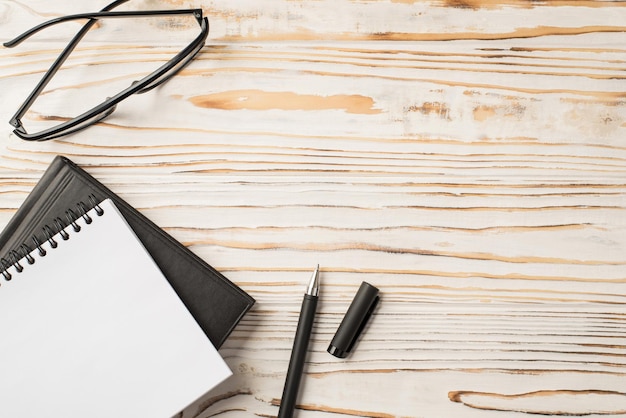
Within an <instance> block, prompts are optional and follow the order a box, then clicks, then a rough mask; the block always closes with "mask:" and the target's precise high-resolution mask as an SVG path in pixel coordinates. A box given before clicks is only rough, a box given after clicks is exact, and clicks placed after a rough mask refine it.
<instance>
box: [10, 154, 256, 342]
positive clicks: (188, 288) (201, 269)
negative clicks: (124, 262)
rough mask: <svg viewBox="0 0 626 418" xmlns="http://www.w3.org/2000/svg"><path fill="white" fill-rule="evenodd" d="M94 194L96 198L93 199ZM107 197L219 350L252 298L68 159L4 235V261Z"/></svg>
mask: <svg viewBox="0 0 626 418" xmlns="http://www.w3.org/2000/svg"><path fill="white" fill-rule="evenodd" d="M92 195H93V196H94V197H95V199H94V198H90V196H92ZM107 197H108V198H111V199H112V200H113V201H114V202H115V205H116V206H117V207H118V208H119V210H120V212H121V213H122V215H124V217H125V218H126V221H127V222H128V223H129V225H130V226H131V227H132V228H133V230H134V231H135V234H136V235H137V237H138V238H139V239H140V240H141V242H142V243H143V245H144V247H146V249H147V250H148V252H149V253H150V255H151V256H152V258H153V259H154V261H155V263H156V264H157V265H158V266H159V268H160V269H161V271H162V272H163V275H164V276H165V277H166V278H167V280H168V281H169V282H170V284H171V285H172V287H173V288H174V290H175V291H176V293H178V296H179V297H180V299H181V300H182V301H183V303H184V304H185V306H186V307H187V309H188V310H189V312H190V313H191V314H192V315H193V317H194V318H195V319H196V321H197V322H198V324H199V325H200V327H201V328H202V330H203V331H204V333H205V334H206V335H207V337H209V339H210V340H211V342H212V343H213V345H215V347H216V348H219V347H220V346H221V345H222V344H223V343H224V341H225V340H226V337H228V335H229V334H230V333H231V331H232V330H233V328H234V327H235V325H237V323H238V322H239V321H240V320H241V318H242V316H243V315H244V314H245V313H246V312H247V311H248V310H249V309H250V308H251V307H252V305H253V304H254V299H253V298H252V297H251V296H250V295H248V294H247V293H246V292H244V291H243V290H241V289H240V288H239V287H238V286H236V285H235V284H234V283H232V282H231V281H230V280H228V279H227V278H226V277H224V276H223V275H222V274H220V273H219V272H218V271H216V270H215V269H214V268H212V267H211V266H210V265H208V264H207V263H206V262H204V261H203V260H202V259H201V258H200V257H198V256H196V255H195V254H194V253H192V252H191V251H190V250H189V249H188V248H186V247H185V246H183V245H182V244H181V243H179V242H178V241H177V240H175V239H174V238H173V237H171V236H170V235H169V234H167V233H166V232H165V231H163V230H162V229H161V228H159V227H158V226H156V225H155V224H154V223H153V222H152V221H150V220H149V219H148V218H146V217H145V216H144V215H142V214H141V213H139V212H138V211H137V210H136V209H134V208H133V207H132V206H130V205H129V204H128V203H126V202H125V201H124V200H122V199H121V198H120V197H119V196H117V195H116V194H115V193H113V192H112V191H111V190H109V189H108V188H107V187H105V186H104V185H102V184H101V183H100V182H99V181H97V180H96V179H94V178H93V177H92V176H91V175H89V174H88V173H87V172H85V171H84V170H83V169H81V168H80V167H78V166H77V165H76V164H75V163H73V162H72V161H70V159H68V158H67V157H63V156H57V157H55V158H54V160H53V161H52V163H51V164H50V166H49V167H48V169H47V170H46V172H45V173H44V175H43V176H42V178H41V180H40V181H39V182H38V183H37V185H36V186H35V188H34V189H33V190H32V192H31V193H30V194H29V195H28V197H27V198H26V200H25V201H24V203H23V204H22V205H21V206H20V208H19V209H18V210H17V212H16V213H15V215H14V216H13V218H11V220H10V221H9V223H8V224H7V226H6V227H5V229H4V231H2V233H0V257H3V258H4V259H5V260H11V259H12V256H14V255H15V254H16V253H15V252H14V253H13V254H11V251H17V253H19V254H21V253H22V251H21V250H20V246H21V245H22V244H24V243H25V244H26V245H27V246H28V247H30V248H31V249H34V247H35V243H34V241H33V239H32V237H33V236H36V237H37V239H38V240H39V241H40V242H43V241H45V240H46V230H45V229H44V228H46V225H48V227H51V228H52V229H53V232H56V229H58V224H59V223H62V227H63V228H64V227H66V226H68V224H69V220H68V219H67V216H66V211H67V210H68V209H71V210H72V211H73V212H74V213H75V214H76V216H79V215H80V211H81V209H83V208H81V205H80V203H79V202H82V203H83V204H84V206H85V208H86V209H90V208H91V207H93V206H94V204H95V203H96V202H100V201H102V200H104V199H105V198H107ZM77 204H78V206H77ZM103 262H105V263H111V262H112V263H114V262H115V260H103ZM0 268H1V267H0ZM94 268H98V266H94ZM86 274H88V272H87V273H86ZM0 277H1V276H0ZM77 314H80V313H77Z"/></svg>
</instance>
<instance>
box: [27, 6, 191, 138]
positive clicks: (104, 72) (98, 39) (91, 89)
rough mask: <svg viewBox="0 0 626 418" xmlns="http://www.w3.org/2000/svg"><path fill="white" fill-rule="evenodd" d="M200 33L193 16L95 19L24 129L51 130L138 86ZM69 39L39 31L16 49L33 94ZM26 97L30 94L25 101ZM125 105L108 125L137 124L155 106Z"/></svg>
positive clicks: (77, 24)
mask: <svg viewBox="0 0 626 418" xmlns="http://www.w3.org/2000/svg"><path fill="white" fill-rule="evenodd" d="M86 22H87V21H86V20H83V21H72V22H66V23H63V25H65V26H67V25H69V26H74V28H75V32H78V30H80V28H81V27H82V25H84V24H85V23H86ZM75 32H74V33H75ZM199 33H200V26H199V25H198V21H197V20H196V19H195V17H194V16H193V15H192V14H185V15H174V16H172V15H155V16H149V17H124V18H102V19H99V20H98V21H97V22H96V24H95V25H93V27H92V29H91V30H89V32H88V33H87V34H86V35H85V36H84V38H83V39H82V40H81V41H80V42H79V43H78V44H77V45H76V47H75V49H74V51H73V52H72V53H71V54H70V55H69V57H68V58H67V59H66V61H65V62H64V63H63V65H62V66H61V67H60V68H59V69H58V71H57V72H56V74H55V75H54V76H53V77H52V78H51V80H50V81H49V83H48V84H47V86H46V87H45V88H44V90H43V91H42V92H41V94H40V95H39V96H38V97H37V98H36V100H35V101H34V102H33V104H32V105H31V107H30V109H29V110H28V111H27V113H26V114H25V115H24V116H22V118H21V121H22V125H23V127H24V129H25V130H26V131H27V132H29V133H31V134H34V133H37V132H41V131H44V130H47V129H51V128H54V127H55V126H58V125H59V124H61V123H64V122H67V121H71V120H74V119H75V118H77V117H78V116H80V115H83V114H84V113H85V112H88V111H90V110H91V109H93V108H95V107H97V106H99V105H101V104H102V103H104V102H106V100H107V98H109V97H115V96H116V95H117V94H119V93H120V92H122V91H124V90H126V89H128V88H129V87H131V86H136V85H137V82H139V83H142V80H143V79H144V78H145V77H148V76H150V75H151V74H153V73H154V72H155V71H156V70H158V69H160V68H163V66H164V65H167V64H168V63H171V62H172V60H173V59H174V58H175V57H177V56H180V53H181V51H183V50H185V48H187V47H188V46H189V45H190V43H192V41H193V40H194V39H196V38H197V37H198V35H199ZM72 36H73V35H70V36H69V37H68V38H67V39H63V40H62V41H61V40H59V39H58V38H55V39H47V38H46V31H43V32H41V33H39V34H37V35H36V36H34V37H33V38H31V39H29V40H28V41H26V42H24V44H22V45H20V48H22V49H26V48H28V49H29V52H28V53H27V54H26V55H25V56H27V57H28V58H29V60H28V61H29V62H28V64H25V65H28V66H29V70H28V71H24V68H22V69H20V71H22V72H24V73H26V74H27V75H25V76H24V77H23V79H24V85H28V88H29V89H32V88H33V87H34V86H35V85H36V84H37V83H38V82H39V81H40V80H41V78H42V77H43V75H44V73H45V72H46V71H47V70H48V68H49V67H50V65H51V64H52V62H54V60H55V59H56V57H57V56H58V55H59V54H60V53H61V51H62V50H63V48H65V46H66V45H67V43H68V42H69V41H70V40H71V38H72ZM201 47H202V44H200V45H198V47H197V48H193V49H192V50H190V55H192V54H193V53H194V52H197V51H199V49H200V48H201ZM190 55H185V57H182V58H183V59H182V63H184V62H186V61H187V60H188V59H190V58H191V56H190ZM182 63H181V64H177V65H173V67H172V68H171V69H169V70H168V71H167V73H166V74H165V75H164V76H162V77H159V78H158V79H156V80H154V81H153V82H152V83H151V85H149V86H148V87H155V86H156V85H160V84H161V83H163V82H164V81H167V80H168V78H169V77H171V76H173V75H174V74H175V73H177V72H178V71H179V70H180V69H181V65H182ZM163 94H169V93H163ZM26 95H28V92H25V93H24V97H25V96H26ZM150 96H152V95H150ZM127 101H128V103H124V104H123V105H120V106H118V111H117V112H116V116H115V121H113V120H112V118H109V119H108V120H109V121H111V122H114V123H116V124H119V125H124V124H132V121H137V120H140V119H141V117H140V116H141V115H142V114H143V113H145V108H146V107H150V106H153V104H152V103H153V101H154V97H153V98H142V97H141V96H131V97H129V98H128V99H127ZM122 108H123V111H122ZM106 114H107V112H106V111H105V112H99V115H96V116H94V117H90V118H89V119H88V120H86V121H85V122H83V123H81V124H79V125H77V126H79V127H85V123H87V124H88V123H93V122H94V121H98V120H99V119H101V116H102V115H106Z"/></svg>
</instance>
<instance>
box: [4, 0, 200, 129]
mask: <svg viewBox="0 0 626 418" xmlns="http://www.w3.org/2000/svg"><path fill="white" fill-rule="evenodd" d="M127 1H128V0H117V1H114V2H113V3H111V4H109V5H108V6H106V7H104V8H103V9H102V10H101V11H100V12H96V13H81V14H75V15H68V16H63V17H59V18H56V19H52V20H49V21H47V22H44V23H42V24H40V25H37V26H35V27H34V28H32V29H29V30H28V31H26V32H24V33H23V34H21V35H19V36H18V37H16V38H14V39H12V40H10V41H8V42H5V43H4V46H5V47H7V48H12V47H14V46H17V45H19V44H20V43H21V42H23V41H24V40H26V39H28V38H29V37H30V36H32V35H34V34H35V33H37V32H39V31H40V30H43V29H45V28H47V27H50V26H53V25H56V24H58V23H63V22H68V21H71V20H78V19H89V21H88V22H87V23H85V25H84V26H83V27H82V28H81V29H80V30H79V31H78V33H77V34H76V35H75V36H74V37H73V38H72V39H71V40H70V42H69V43H68V45H67V46H66V47H65V49H63V51H62V52H61V54H60V55H59V56H58V58H57V59H56V60H55V61H54V62H53V63H52V65H51V66H50V68H49V69H48V71H46V73H45V74H44V76H43V78H42V79H41V81H39V83H38V84H37V85H36V86H35V88H34V89H33V91H32V92H31V93H30V94H29V95H28V97H27V98H26V100H25V101H24V103H23V104H22V106H20V108H19V109H18V110H17V112H16V113H15V115H14V116H13V117H12V118H11V120H10V121H9V123H10V124H11V125H12V126H13V127H14V128H15V129H14V131H13V133H15V135H17V136H18V137H20V138H22V139H24V140H27V141H47V140H49V139H54V138H59V137H61V136H65V135H69V134H71V133H74V132H77V131H79V130H82V129H85V128H87V127H89V126H91V125H93V124H95V123H97V122H100V121H101V120H103V119H104V118H106V117H107V116H109V115H110V114H112V113H113V112H114V111H115V108H116V107H117V104H118V103H119V102H121V101H122V100H124V99H126V98H127V97H129V96H131V95H133V94H141V93H145V92H147V91H150V90H152V89H153V88H155V87H157V86H159V85H161V84H163V83H164V82H166V81H167V80H169V79H170V78H171V77H173V76H174V75H176V74H177V73H178V72H179V71H180V70H182V69H183V68H184V67H185V66H187V65H188V64H189V63H190V62H191V60H192V59H193V58H195V56H196V55H197V54H198V53H199V52H200V50H201V49H202V47H203V46H204V43H205V41H206V38H207V36H208V34H209V20H208V19H207V18H206V17H203V16H202V9H181V10H146V11H128V12H120V11H111V10H112V9H114V8H115V7H117V6H119V5H120V4H123V3H126V2H127ZM189 14H191V15H193V17H194V18H195V19H196V21H197V22H198V24H199V25H200V34H199V35H198V36H197V37H196V38H195V39H194V40H193V41H191V43H190V44H189V45H187V46H186V47H185V48H184V49H183V50H182V51H180V52H179V53H178V54H176V55H175V56H174V57H173V58H171V59H170V60H169V61H168V62H167V63H165V64H163V65H162V66H161V67H159V68H158V69H156V70H155V71H153V72H152V73H150V74H148V75H147V76H145V77H144V78H142V79H141V80H136V81H133V82H132V83H131V85H130V86H129V87H127V88H126V89H124V90H122V91H121V92H120V93H118V94H116V95H115V96H113V97H108V98H107V99H106V100H105V101H104V102H103V103H101V104H99V105H98V106H95V107H93V108H92V109H90V110H88V111H86V112H84V113H82V114H80V115H79V116H76V117H75V118H72V119H69V120H67V121H65V122H63V123H60V124H59V125H56V126H53V127H51V128H48V129H45V130H42V131H40V132H36V133H28V132H27V131H26V129H25V128H24V126H23V125H22V121H21V119H22V117H23V116H24V114H26V112H27V111H28V109H30V107H31V106H32V104H33V103H34V102H35V100H36V99H37V97H38V96H39V95H40V94H41V92H42V91H43V89H44V88H45V87H46V86H47V85H48V83H49V82H50V80H51V79H52V77H54V75H55V74H56V73H57V71H58V70H59V68H60V67H61V65H63V63H64V62H65V61H66V60H67V58H68V57H69V55H70V54H71V53H72V51H73V50H74V49H75V48H76V45H77V44H78V43H79V42H80V40H81V39H82V38H83V37H84V36H85V34H86V33H87V32H88V31H89V30H90V29H91V27H92V26H93V25H94V24H95V23H96V22H97V21H98V20H99V19H105V18H129V17H130V18H132V17H149V16H172V15H189Z"/></svg>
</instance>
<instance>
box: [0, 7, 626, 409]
mask: <svg viewBox="0 0 626 418" xmlns="http://www.w3.org/2000/svg"><path fill="white" fill-rule="evenodd" d="M104 5H105V3H104V2H99V1H89V2H69V1H56V2H46V1H41V0H37V1H30V2H28V4H24V3H21V2H16V1H2V2H0V21H1V22H2V23H1V25H0V37H1V38H2V40H3V41H6V40H8V39H9V38H11V37H12V36H14V35H16V34H18V33H20V32H21V31H23V30H25V29H26V28H28V27H30V26H33V25H35V24H37V23H39V22H41V21H43V20H45V19H48V18H52V17H55V16H61V15H65V14H69V13H79V12H83V11H94V10H98V9H100V8H102V7H103V6H104ZM172 7H202V8H203V10H204V13H205V14H206V15H207V16H208V17H209V19H210V22H211V32H210V35H209V39H208V41H207V45H206V46H205V47H204V48H203V50H202V52H201V53H200V55H199V56H198V57H197V59H196V60H195V61H194V62H193V63H192V65H190V66H189V67H188V68H187V69H185V70H184V71H183V72H182V73H181V74H180V75H178V76H177V77H175V78H174V79H172V80H171V81H170V82H168V83H167V84H165V85H164V86H162V87H160V88H158V89H156V90H155V91H152V92H149V93H147V94H145V95H143V96H136V97H132V98H130V99H128V100H127V101H125V102H123V103H121V104H120V105H119V107H118V109H117V111H116V113H114V114H113V116H111V117H110V118H108V119H107V120H106V121H105V122H103V123H102V124H100V125H98V126H95V127H92V128H90V129H88V130H85V131H83V132H81V133H78V134H76V135H73V136H68V137H65V138H62V139H57V140H54V141H48V142H43V143H28V142H25V141H22V140H20V139H19V138H17V137H16V136H15V135H13V134H11V130H10V126H9V125H8V124H7V123H6V121H8V120H9V118H10V117H11V115H12V114H13V112H14V111H15V110H16V109H17V106H18V105H19V103H21V101H23V100H24V98H25V97H26V95H27V94H28V92H29V89H30V88H32V87H33V86H34V84H35V83H36V82H37V81H38V79H39V78H40V77H41V74H42V72H43V71H44V70H45V69H46V68H47V66H48V65H49V64H50V62H51V60H53V59H54V57H55V55H56V54H57V53H58V51H59V50H60V49H61V48H62V47H63V46H64V44H63V42H64V40H66V39H67V37H68V36H71V35H72V33H73V32H74V31H76V30H77V28H78V27H79V26H78V24H73V23H72V24H68V25H66V27H64V28H60V29H55V30H50V32H42V33H41V34H39V35H37V36H36V37H34V38H32V39H31V40H29V41H27V42H25V43H24V44H22V45H20V46H19V47H16V48H13V49H7V48H3V49H0V54H1V55H0V59H1V61H0V89H1V91H2V103H1V104H0V136H1V139H2V141H1V143H0V147H1V151H0V193H1V196H2V199H0V202H1V203H0V224H2V225H4V224H5V223H6V222H8V220H9V219H10V217H11V215H12V214H13V213H14V211H15V210H16V209H17V207H18V206H19V205H20V204H21V202H22V201H23V200H24V198H25V197H26V196H27V194H28V193H29V191H30V190H31V189H32V187H33V186H34V184H35V183H36V181H37V180H38V178H39V177H40V176H41V174H42V172H43V170H44V169H45V168H46V167H47V165H48V163H49V162H50V161H51V159H52V158H53V157H54V155H56V154H64V155H67V156H69V157H70V158H72V159H73V160H75V161H76V162H78V163H80V164H81V165H83V166H84V167H85V168H86V169H87V170H88V171H89V172H91V173H92V174H93V175H95V176H96V177H98V178H99V179H100V180H101V181H102V182H103V183H105V184H107V185H108V186H109V187H111V188H112V189H113V190H115V191H116V192H118V193H119V194H120V195H122V196H123V197H124V198H126V199H127V200H128V201H129V202H130V203H132V204H133V205H135V206H136V207H138V208H139V209H140V210H141V211H142V212H143V213H145V214H146V215H147V216H148V217H150V218H151V219H153V220H154V221H155V222H156V223H157V224H159V225H161V226H162V227H163V228H165V229H166V230H167V231H168V232H170V233H171V234H172V235H173V236H175V237H176V238H177V239H179V240H180V241H181V242H183V243H185V244H186V245H188V246H190V247H191V249H192V250H193V251H195V252H196V253H197V254H198V255H200V256H201V257H202V258H203V259H205V260H207V261H208V262H209V263H210V264H212V265H213V266H214V267H216V268H217V269H219V270H220V271H222V272H224V274H226V275H227V276H228V277H229V278H231V279H232V280H233V281H235V282H236V283H238V284H239V285H240V286H241V287H242V288H244V289H245V290H246V291H248V292H249V293H250V294H251V295H252V296H254V297H255V298H256V299H257V301H258V302H257V304H256V305H255V307H254V309H253V310H252V311H251V312H250V313H249V314H248V315H247V316H246V317H245V318H244V319H243V320H242V322H241V324H240V325H239V326H238V327H237V329H236V330H235V332H234V333H233V334H232V336H231V337H230V338H229V340H228V341H227V342H226V344H225V345H224V347H223V348H222V349H221V354H222V355H223V356H224V357H225V358H226V360H227V362H228V363H229V365H230V366H231V367H232V368H233V371H234V372H235V375H234V377H233V378H232V379H230V380H229V381H228V382H227V383H225V384H224V385H222V386H220V387H219V388H218V389H217V390H215V391H213V392H212V393H209V394H207V395H206V396H205V397H203V398H202V399H200V400H199V401H198V402H197V403H195V404H194V405H191V406H190V407H189V408H187V409H186V410H185V411H183V412H182V413H181V417H184V418H188V417H198V418H207V417H209V416H216V415H220V416H223V417H241V416H275V415H276V414H277V412H278V407H277V405H278V403H279V398H280V395H281V393H282V385H283V379H284V375H285V373H286V370H287V362H288V359H289V351H290V349H291V344H292V338H293V334H294V332H295V326H296V322H297V314H298V310H299V307H300V301H301V294H302V292H303V289H304V287H305V284H306V281H307V279H308V277H309V275H310V272H311V271H312V269H313V267H314V266H315V265H316V264H317V263H319V264H320V265H321V267H322V276H321V277H322V282H323V289H322V298H321V302H320V305H319V308H318V312H319V314H318V317H317V320H316V326H315V330H314V335H313V342H312V345H311V349H310V357H309V361H308V362H307V365H306V376H305V379H304V382H303V385H302V392H301V396H300V398H299V400H298V404H299V408H300V409H299V410H298V415H297V416H299V417H317V416H319V417H321V416H331V415H333V416H367V417H392V416H403V417H451V416H459V417H470V418H472V417H505V416H506V417H508V416H525V415H528V416H536V414H540V415H541V414H543V415H550V414H551V415H579V416H581V415H582V416H585V415H588V416H600V415H602V416H613V417H618V416H623V414H625V413H626V390H625V389H624V388H625V387H626V386H625V385H624V381H625V380H624V378H625V375H626V372H625V370H626V368H625V366H626V361H625V358H626V326H625V325H626V306H625V303H626V258H625V255H624V254H626V251H625V250H626V216H625V215H626V197H625V196H626V147H625V142H624V138H625V135H624V134H625V132H626V93H625V91H626V89H625V86H626V84H625V82H624V79H625V77H626V70H625V68H626V47H625V45H626V35H625V31H626V26H624V22H626V11H625V8H624V7H623V3H622V2H610V1H598V2H593V1H582V2H573V1H550V2H546V3H545V4H538V3H537V4H534V3H527V2H522V1H520V0H502V1H497V2H496V1H487V0H484V1H474V0H471V1H463V2H456V1H433V2H421V1H412V0H395V1H393V0H390V1H382V0H381V1H350V0H334V1H315V2H305V1H269V0H263V1H254V2H252V1H248V0H237V1H229V2H226V1H217V0H214V1H203V2H202V1H201V2H190V1H174V0H171V1H169V2H168V1H148V0H144V1H131V2H128V3H127V4H125V5H124V6H123V7H122V8H123V9H126V10H133V9H141V8H172ZM126 23H128V22H114V23H109V22H107V23H103V24H102V25H100V26H99V27H98V28H97V29H95V30H94V31H92V33H90V35H89V38H87V39H86V40H85V41H86V42H84V43H82V44H81V46H80V48H78V49H77V51H75V54H73V56H72V59H71V61H68V63H67V69H66V70H63V72H62V74H61V73H60V74H59V75H60V76H63V77H64V80H67V81H63V80H60V81H55V83H57V84H56V87H54V86H52V85H51V87H54V88H55V90H54V92H53V93H51V94H47V95H45V98H46V99H51V100H49V101H48V102H44V101H41V102H37V103H36V104H35V106H34V109H35V110H37V112H38V114H39V115H41V116H43V117H46V118H49V117H53V118H59V117H61V118H62V117H67V116H71V115H70V113H71V112H72V111H74V110H75V109H77V107H76V105H78V104H84V101H85V100H87V98H86V97H85V95H87V97H93V98H94V100H96V101H98V100H100V99H102V98H104V97H107V95H111V94H112V93H115V91H114V90H115V89H116V88H120V86H121V88H123V87H125V86H127V85H128V84H129V83H130V82H132V81H133V80H135V79H137V78H138V77H141V76H142V75H144V74H147V73H148V72H149V71H151V70H152V69H154V68H156V66H158V65H159V64H160V63H162V62H164V60H166V59H167V58H168V57H169V56H171V55H172V54H175V53H176V52H177V50H178V49H180V47H181V46H182V45H184V43H185V42H186V41H187V40H188V39H190V37H192V36H194V34H195V31H197V27H195V26H194V24H187V23H184V22H181V21H169V22H168V23H165V24H164V23H161V24H156V23H150V22H144V23H142V24H141V26H135V27H134V29H133V28H130V29H129V28H127V27H125V26H124V25H125V24H126ZM115 35H117V38H115ZM114 39H115V40H114ZM86 64H89V65H86ZM70 87H79V88H70ZM88 89H89V93H86V92H87V91H88ZM2 121H5V122H2ZM25 121H28V122H30V123H31V124H32V123H39V122H37V121H33V120H26V119H25ZM363 280H366V281H368V282H370V283H372V284H374V285H376V286H378V287H379V288H380V289H381V294H382V302H381V304H380V306H379V308H378V309H377V311H376V313H375V315H374V318H373V320H372V322H371V323H370V325H369V326H368V328H367V329H366V332H365V334H364V336H363V338H362V340H361V341H360V343H359V345H358V347H357V350H356V352H355V353H354V355H353V356H351V357H350V358H348V359H346V360H339V359H336V358H334V357H332V356H330V355H329V354H327V353H326V348H327V346H328V343H329V342H330V340H331V338H332V335H333V333H334V331H335V330H336V328H337V326H338V325H339V322H340V321H341V317H342V315H343V313H344V312H345V310H346V309H347V307H348V305H349V303H350V300H351V298H352V296H353V295H354V293H355V292H356V289H357V288H358V286H359V284H360V283H361V281H363ZM105 399H106V397H105V396H103V401H106V400H105ZM531 414H532V415H531Z"/></svg>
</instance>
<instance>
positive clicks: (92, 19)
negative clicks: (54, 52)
mask: <svg viewBox="0 0 626 418" xmlns="http://www.w3.org/2000/svg"><path fill="white" fill-rule="evenodd" d="M187 14H192V15H193V16H194V17H195V18H196V20H197V21H198V22H200V21H201V20H202V9H179V10H146V11H128V12H118V11H112V12H111V11H102V12H95V13H79V14H75V15H68V16H62V17H57V18H55V19H51V20H48V21H47V22H43V23H41V24H39V25H37V26H35V27H33V28H31V29H29V30H27V31H26V32H24V33H22V34H21V35H18V36H17V37H15V38H13V39H11V40H10V41H7V42H5V43H4V44H3V45H4V46H5V47H6V48H13V47H14V46H17V45H19V44H20V43H22V42H24V41H25V40H26V39H28V38H30V37H31V36H33V35H34V34H36V33H37V32H40V31H42V30H43V29H46V28H49V27H50V26H54V25H57V24H59V23H64V22H69V21H72V20H82V19H90V22H87V24H86V25H85V26H87V25H89V28H91V26H93V24H94V23H95V21H96V20H97V19H102V18H132V17H148V16H162V15H167V16H171V15H187ZM81 32H82V30H81ZM77 36H78V35H77ZM82 36H84V34H83V35H82ZM82 36H81V38H82Z"/></svg>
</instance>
